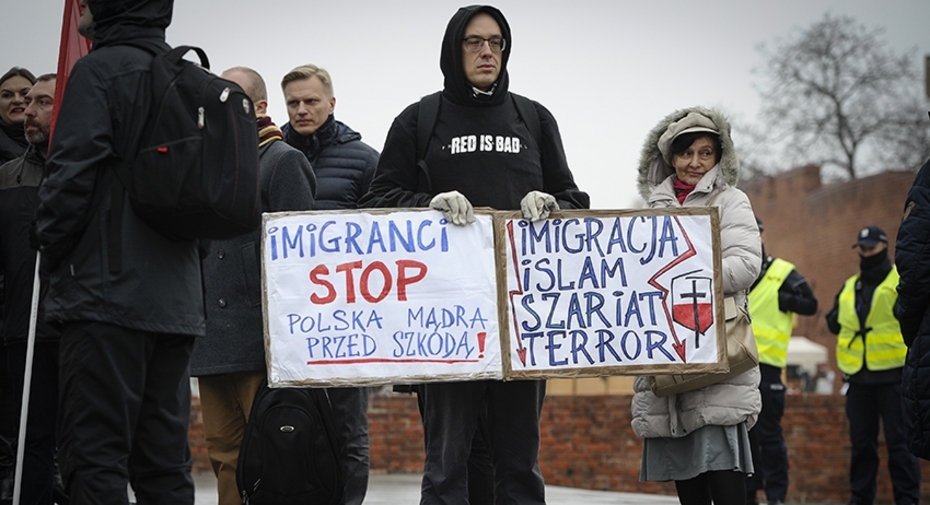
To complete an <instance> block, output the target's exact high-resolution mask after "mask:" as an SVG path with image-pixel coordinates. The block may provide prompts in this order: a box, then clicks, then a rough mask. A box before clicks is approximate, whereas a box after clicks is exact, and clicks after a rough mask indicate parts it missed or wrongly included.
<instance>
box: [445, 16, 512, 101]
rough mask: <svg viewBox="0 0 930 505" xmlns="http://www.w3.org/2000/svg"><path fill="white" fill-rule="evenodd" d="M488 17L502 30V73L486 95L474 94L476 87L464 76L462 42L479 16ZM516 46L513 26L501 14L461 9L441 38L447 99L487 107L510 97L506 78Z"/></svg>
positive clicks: (500, 55) (499, 56) (500, 58)
mask: <svg viewBox="0 0 930 505" xmlns="http://www.w3.org/2000/svg"><path fill="white" fill-rule="evenodd" d="M481 13H484V14H487V15H489V16H491V18H493V19H494V21H496V22H497V25H498V27H499V28H500V32H501V37H503V39H504V40H505V41H506V43H505V47H504V49H503V51H501V53H500V54H499V55H498V59H499V60H500V73H499V74H498V77H497V81H496V82H495V83H494V84H493V85H492V86H491V88H490V89H489V90H488V92H487V93H481V92H477V93H476V91H475V87H474V86H473V85H472V84H471V83H470V82H469V80H468V77H467V76H466V74H465V67H464V65H465V61H464V60H463V59H462V48H463V46H462V43H463V39H464V38H465V28H466V27H467V26H468V23H469V22H470V21H471V20H472V18H473V17H475V16H476V15H478V14H481ZM512 46H513V40H512V39H511V37H510V25H509V24H507V20H506V19H505V18H504V15H503V14H502V13H501V11H499V10H497V8H495V7H491V6H490V5H471V6H468V7H462V8H461V9H459V10H458V12H456V13H455V15H454V16H452V19H450V20H449V25H448V26H447V27H446V34H445V36H443V38H442V49H441V50H440V54H439V68H441V69H442V75H443V77H444V88H445V92H446V96H447V97H448V98H449V99H451V100H452V101H453V102H455V103H458V104H460V105H469V106H478V107H480V106H484V105H497V104H499V103H501V102H503V101H504V100H505V99H506V98H507V88H508V83H509V78H508V76H507V60H508V59H510V51H511V48H512Z"/></svg>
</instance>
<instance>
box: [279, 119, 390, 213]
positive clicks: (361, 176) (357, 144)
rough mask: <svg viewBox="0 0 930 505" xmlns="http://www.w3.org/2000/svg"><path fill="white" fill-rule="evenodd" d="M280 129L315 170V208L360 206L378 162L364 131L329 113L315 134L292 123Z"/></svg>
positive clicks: (285, 138) (376, 154)
mask: <svg viewBox="0 0 930 505" xmlns="http://www.w3.org/2000/svg"><path fill="white" fill-rule="evenodd" d="M281 131H283V132H284V140H285V141H287V143H288V144H290V145H291V146H292V147H294V148H296V149H298V150H299V151H300V152H302V153H304V155H305V156H306V157H307V160H309V161H310V165H311V166H312V167H313V173H314V174H316V180H317V190H316V203H314V207H313V208H314V209H315V210H334V209H357V208H358V201H359V200H360V199H361V198H362V196H363V195H364V194H365V193H367V192H368V186H369V185H371V178H372V177H373V176H374V173H375V167H377V166H378V151H376V150H375V149H374V148H372V147H371V146H369V145H368V144H366V143H364V142H362V135H361V134H359V133H358V132H356V131H355V130H353V129H352V128H349V127H348V126H346V125H345V124H343V123H341V122H339V121H336V118H335V116H329V118H328V119H327V120H326V121H325V122H324V123H323V125H322V126H320V127H319V129H317V131H316V132H314V133H313V135H306V136H305V135H301V134H299V133H297V132H296V131H295V130H294V129H293V128H291V124H290V123H288V124H286V125H284V126H283V127H282V128H281Z"/></svg>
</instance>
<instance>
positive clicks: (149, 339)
mask: <svg viewBox="0 0 930 505" xmlns="http://www.w3.org/2000/svg"><path fill="white" fill-rule="evenodd" d="M86 5H87V8H86V9H85V10H84V12H83V14H82V18H81V22H80V28H81V30H82V33H87V34H92V36H93V48H92V49H91V51H90V54H88V55H87V56H85V57H83V58H81V59H80V60H78V62H77V63H76V64H75V65H74V67H73V69H72V71H71V75H70V77H69V79H68V83H67V89H66V90H65V94H64V98H63V100H62V102H61V105H60V108H59V115H58V120H57V126H56V128H55V131H54V135H53V140H52V145H51V147H50V148H49V153H50V154H49V158H48V161H47V163H46V176H45V179H44V181H43V183H42V186H41V187H40V188H39V193H38V195H39V207H38V210H37V212H36V236H37V241H38V244H39V246H40V249H39V250H40V252H41V256H42V268H43V269H44V270H46V271H48V273H49V276H50V284H49V288H48V294H47V295H46V297H45V299H44V302H43V303H44V307H45V318H46V320H47V321H49V322H50V323H52V324H54V325H56V326H58V327H59V328H60V330H61V344H60V354H59V359H60V368H59V373H60V379H59V384H60V389H59V394H60V397H61V399H62V401H61V403H60V414H59V425H58V433H59V453H58V454H59V462H60V464H61V469H62V474H63V478H64V482H65V486H66V489H67V491H68V494H69V495H70V497H71V500H72V503H74V504H84V503H95V504H120V505H124V504H125V503H126V502H127V494H126V489H127V484H129V483H131V484H132V489H133V491H134V492H135V495H136V497H137V499H138V501H139V503H171V504H192V503H193V502H194V485H193V481H192V479H191V474H190V470H191V453H190V447H189V446H188V442H187V433H188V425H189V422H190V405H191V403H190V402H191V391H190V376H189V371H188V370H189V364H190V354H191V349H192V347H193V344H194V337H196V336H203V335H204V307H203V290H202V285H201V271H200V253H199V249H198V244H197V242H195V241H190V240H172V239H169V238H167V237H166V236H164V235H162V234H160V233H158V232H156V231H155V230H154V229H152V228H151V227H150V226H148V225H147V224H146V223H145V222H143V221H142V220H141V219H140V218H139V217H138V216H136V214H135V213H134V212H133V210H132V206H131V204H130V202H129V201H128V198H127V196H126V192H125V191H123V190H121V189H120V188H119V187H118V186H115V184H114V179H115V177H114V169H116V168H120V167H123V166H124V165H125V164H127V163H128V161H127V160H131V159H133V158H134V153H135V152H136V150H137V148H138V146H139V144H140V141H141V137H142V132H143V129H144V127H145V124H146V118H148V117H149V112H150V109H151V108H152V107H153V104H152V102H153V98H152V83H151V63H152V60H153V54H154V53H162V52H165V51H168V50H169V49H170V48H169V46H168V45H167V44H166V43H165V29H166V28H167V27H168V25H169V24H170V22H171V14H172V8H173V1H172V0H132V1H130V0H87V1H86ZM127 42H133V44H134V45H136V46H137V47H130V46H128V45H126V43H127ZM138 46H143V47H146V48H148V49H150V50H146V49H143V48H141V47H138Z"/></svg>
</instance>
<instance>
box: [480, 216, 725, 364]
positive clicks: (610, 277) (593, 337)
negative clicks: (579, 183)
mask: <svg viewBox="0 0 930 505" xmlns="http://www.w3.org/2000/svg"><path fill="white" fill-rule="evenodd" d="M495 219H496V220H497V232H498V233H499V236H498V243H499V244H502V245H503V247H501V248H500V249H499V250H498V258H499V266H498V275H499V277H498V285H499V286H500V287H501V289H500V297H501V299H500V307H501V310H502V312H503V313H504V317H503V318H502V323H501V327H502V328H501V330H502V337H501V338H502V342H503V344H502V345H503V346H504V351H503V366H504V377H505V379H519V378H550V377H592V376H602V375H628V374H661V373H686V372H716V371H720V372H723V371H726V369H727V363H726V342H725V332H724V331H723V328H724V315H723V306H724V304H723V288H722V286H723V281H722V277H721V271H722V269H721V258H720V244H719V243H718V241H719V236H720V231H719V226H720V225H719V216H718V213H717V209H716V208H686V209H667V210H666V209H648V210H638V211H566V212H560V213H555V214H553V215H552V216H551V217H550V218H549V219H547V220H544V221H539V222H536V223H531V222H529V221H526V220H524V219H522V216H521V215H520V214H519V213H500V214H498V215H496V216H495ZM718 329H720V331H718Z"/></svg>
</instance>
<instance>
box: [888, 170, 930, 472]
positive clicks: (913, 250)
mask: <svg viewBox="0 0 930 505" xmlns="http://www.w3.org/2000/svg"><path fill="white" fill-rule="evenodd" d="M894 257H895V264H896V265H897V266H898V273H899V274H900V276H901V280H900V281H899V282H898V305H897V316H898V321H899V322H900V323H901V333H902V335H903V336H904V343H905V344H907V346H908V350H907V358H906V360H905V362H904V370H903V375H902V382H901V396H902V401H903V403H904V424H905V428H906V429H907V445H908V449H910V451H911V452H912V453H914V454H916V455H917V456H919V457H921V458H924V459H930V161H927V163H924V166H923V167H922V168H921V169H920V172H918V174H917V178H916V179H915V180H914V185H913V186H912V187H911V190H910V191H909V192H908V194H907V201H906V202H905V204H904V218H903V219H902V220H901V227H900V228H899V229H898V238H897V241H896V242H895V256H894Z"/></svg>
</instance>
